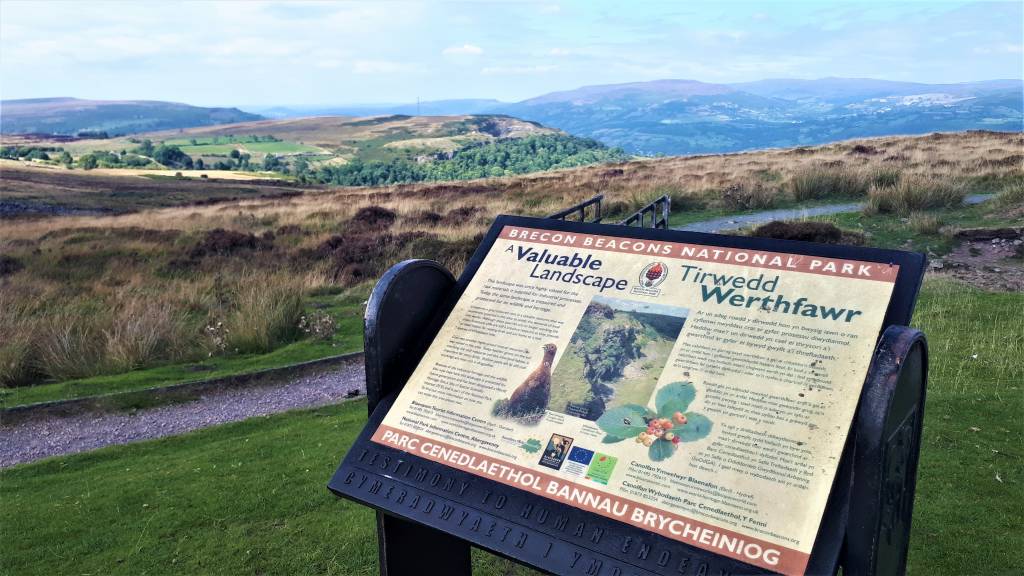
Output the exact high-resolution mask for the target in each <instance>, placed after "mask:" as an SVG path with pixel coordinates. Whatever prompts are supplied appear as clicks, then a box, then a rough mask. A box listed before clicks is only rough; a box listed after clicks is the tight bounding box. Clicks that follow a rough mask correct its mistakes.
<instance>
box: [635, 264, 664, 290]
mask: <svg viewBox="0 0 1024 576" xmlns="http://www.w3.org/2000/svg"><path fill="white" fill-rule="evenodd" d="M667 277H668V266H665V265H664V264H662V263H661V262H651V263H650V264H648V265H647V266H644V269H643V270H641V271H640V285H641V286H643V287H644V288H654V287H656V286H657V285H659V284H661V283H662V282H664V281H665V278H667Z"/></svg>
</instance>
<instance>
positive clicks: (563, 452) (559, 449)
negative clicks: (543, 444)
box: [540, 434, 572, 470]
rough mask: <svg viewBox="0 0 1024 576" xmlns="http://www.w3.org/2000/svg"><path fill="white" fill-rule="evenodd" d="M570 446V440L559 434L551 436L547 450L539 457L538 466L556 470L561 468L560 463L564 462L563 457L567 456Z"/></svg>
mask: <svg viewBox="0 0 1024 576" xmlns="http://www.w3.org/2000/svg"><path fill="white" fill-rule="evenodd" d="M571 446H572V438H570V437H568V436H562V435H561V434H552V435H551V439H550V440H548V445H547V448H545V449H544V453H543V454H542V455H541V457H540V465H541V466H547V467H548V468H554V469H555V470H558V469H559V468H561V467H562V462H565V457H566V456H568V454H569V448H570V447H571Z"/></svg>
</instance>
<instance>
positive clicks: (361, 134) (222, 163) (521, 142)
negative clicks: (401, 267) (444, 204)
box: [0, 115, 628, 186]
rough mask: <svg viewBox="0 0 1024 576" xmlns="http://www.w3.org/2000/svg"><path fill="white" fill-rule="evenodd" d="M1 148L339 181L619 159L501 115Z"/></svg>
mask: <svg viewBox="0 0 1024 576" xmlns="http://www.w3.org/2000/svg"><path fill="white" fill-rule="evenodd" d="M3 144H4V146H2V147H0V158H3V159H6V160H9V161H21V162H25V163H28V164H32V163H35V164H39V165H43V166H48V167H57V166H59V165H60V166H66V167H68V168H73V169H74V168H82V169H85V170H94V169H97V168H99V169H103V170H107V171H121V172H122V173H125V174H126V175H127V174H129V173H131V174H141V175H154V173H153V170H161V169H172V170H175V171H178V170H184V172H181V173H179V176H180V177H182V178H187V177H196V178H211V177H215V178H224V177H232V178H234V177H237V176H255V175H258V174H259V175H261V176H260V177H267V176H283V177H286V178H295V179H297V180H299V181H300V182H303V183H322V184H341V185H348V186H373V185H380V184H398V183H409V182H421V181H437V180H464V179H467V178H481V177H488V176H508V175H513V174H526V173H529V172H537V171H542V170H549V169H552V168H571V167H575V166H583V165H587V164H595V163H600V162H608V161H619V160H626V159H628V156H627V155H626V154H625V153H624V152H622V151H621V150H618V149H609V148H608V147H606V146H605V145H604V144H601V143H600V142H597V141H596V140H592V139H589V138H579V137H576V136H571V135H569V134H565V133H563V132H561V131H559V130H554V129H551V128H546V127H544V126H542V125H540V124H538V123H536V122H527V121H523V120H518V119H516V118H511V117H508V116H501V115H483V116H405V115H388V116H372V117H367V118H350V117H344V116H324V117H312V118H287V119H279V120H259V121H254V122H242V123H236V124H226V125H220V126H206V127H200V128H188V129H178V130H165V131H159V132H148V133H144V134H136V135H132V136H120V137H115V138H99V139H82V138H60V137H53V136H48V137H43V136H39V135H21V136H5V137H4V142H3ZM210 170H212V172H209V171H210ZM271 173H273V174H271Z"/></svg>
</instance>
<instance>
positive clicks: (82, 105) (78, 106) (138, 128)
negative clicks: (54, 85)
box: [0, 98, 260, 136]
mask: <svg viewBox="0 0 1024 576" xmlns="http://www.w3.org/2000/svg"><path fill="white" fill-rule="evenodd" d="M259 118H260V116H257V115H256V114H250V113H248V112H242V111H241V110H239V109H237V108H203V107H199V106H190V105H188V104H180V103H177V102H159V101H151V100H80V99H78V98H32V99H26V100H3V101H0V133H3V134H31V133H38V134H59V135H70V136H74V135H76V134H79V133H80V132H97V133H99V132H105V133H107V134H109V135H111V136H113V135H120V134H133V133H137V132H148V131H152V130H167V129H174V128H190V127H193V126H208V125H211V124H227V123H230V122H244V121H249V120H257V119H259Z"/></svg>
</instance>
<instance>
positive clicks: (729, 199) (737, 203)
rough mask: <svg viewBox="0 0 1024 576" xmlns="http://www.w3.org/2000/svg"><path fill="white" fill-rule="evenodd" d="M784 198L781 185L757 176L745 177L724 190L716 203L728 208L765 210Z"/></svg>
mask: <svg viewBox="0 0 1024 576" xmlns="http://www.w3.org/2000/svg"><path fill="white" fill-rule="evenodd" d="M781 198H782V193H781V191H780V189H779V187H778V186H777V185H775V184H773V183H770V182H765V181H763V180H760V179H757V178H745V179H743V180H741V181H739V182H737V183H735V184H733V185H732V186H728V187H726V188H725V190H723V191H722V195H721V196H720V197H719V199H718V201H717V202H716V204H717V205H718V206H719V207H721V208H724V209H726V210H765V209H768V208H772V207H774V206H775V205H776V204H778V202H779V200H780V199H781Z"/></svg>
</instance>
